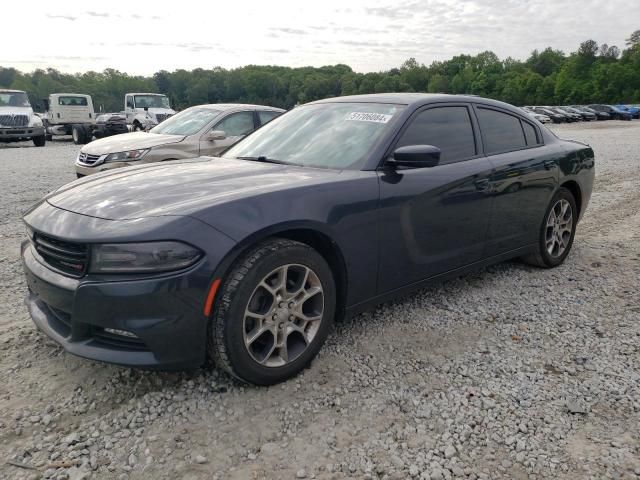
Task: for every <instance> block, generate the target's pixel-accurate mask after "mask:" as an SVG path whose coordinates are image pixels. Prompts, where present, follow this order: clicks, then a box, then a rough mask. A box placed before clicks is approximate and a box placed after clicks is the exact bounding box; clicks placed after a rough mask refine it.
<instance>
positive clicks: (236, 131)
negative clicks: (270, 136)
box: [213, 112, 254, 137]
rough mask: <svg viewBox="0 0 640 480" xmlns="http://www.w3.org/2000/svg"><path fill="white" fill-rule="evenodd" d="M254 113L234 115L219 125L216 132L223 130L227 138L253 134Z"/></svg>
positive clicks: (215, 128)
mask: <svg viewBox="0 0 640 480" xmlns="http://www.w3.org/2000/svg"><path fill="white" fill-rule="evenodd" d="M253 128H254V127H253V112H238V113H232V114H231V115H229V116H228V117H227V118H225V119H224V120H222V121H221V122H220V123H218V124H217V125H216V126H215V127H213V129H214V130H222V131H224V133H226V134H227V137H239V136H241V135H247V134H248V133H251V132H253Z"/></svg>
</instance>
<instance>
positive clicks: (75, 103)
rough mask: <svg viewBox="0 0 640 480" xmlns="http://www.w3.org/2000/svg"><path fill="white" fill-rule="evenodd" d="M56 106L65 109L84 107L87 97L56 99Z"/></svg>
mask: <svg viewBox="0 0 640 480" xmlns="http://www.w3.org/2000/svg"><path fill="white" fill-rule="evenodd" d="M58 105H64V106H65V107H86V106H87V97H71V96H69V97H58Z"/></svg>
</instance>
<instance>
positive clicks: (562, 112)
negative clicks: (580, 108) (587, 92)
mask: <svg viewBox="0 0 640 480" xmlns="http://www.w3.org/2000/svg"><path fill="white" fill-rule="evenodd" d="M547 108H549V109H550V110H553V111H554V112H556V113H558V114H560V115H564V116H565V117H566V119H567V122H580V121H582V116H581V115H578V114H576V113H571V112H568V111H566V110H565V109H563V108H560V107H547Z"/></svg>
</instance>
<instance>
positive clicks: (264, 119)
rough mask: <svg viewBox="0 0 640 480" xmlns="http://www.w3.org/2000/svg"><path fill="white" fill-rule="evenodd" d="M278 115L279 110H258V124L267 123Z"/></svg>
mask: <svg viewBox="0 0 640 480" xmlns="http://www.w3.org/2000/svg"><path fill="white" fill-rule="evenodd" d="M278 116H280V112H272V111H269V110H258V118H259V119H260V125H264V124H265V123H269V122H270V121H271V120H273V119H274V118H276V117H278Z"/></svg>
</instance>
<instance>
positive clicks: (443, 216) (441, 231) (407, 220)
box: [378, 103, 492, 293]
mask: <svg viewBox="0 0 640 480" xmlns="http://www.w3.org/2000/svg"><path fill="white" fill-rule="evenodd" d="M406 145H434V146H436V147H439V148H440V149H441V150H442V156H441V160H440V164H439V165H437V166H435V167H432V168H417V169H403V170H389V169H385V170H382V171H380V173H379V175H380V197H381V208H380V252H381V253H380V263H379V265H380V269H379V275H378V289H379V293H385V292H388V291H391V290H394V289H396V288H400V287H403V286H405V285H409V284H411V283H415V282H418V281H420V280H423V279H426V278H429V277H433V276H435V275H437V274H440V273H443V272H446V271H449V270H453V269H456V268H458V267H462V266H464V265H468V264H471V263H474V262H477V261H478V260H480V259H481V258H482V254H483V251H484V244H485V236H486V232H487V226H488V222H489V217H490V213H491V197H490V196H489V195H488V192H487V189H488V186H489V177H490V175H491V168H492V167H491V162H489V160H487V158H485V157H484V156H483V155H482V154H481V152H480V141H479V138H478V135H477V127H475V120H474V117H473V116H472V115H471V110H470V106H469V105H467V104H464V103H451V104H449V103H447V104H439V105H430V106H428V107H426V108H424V109H422V110H419V111H418V112H416V113H415V114H414V115H413V116H412V117H411V119H410V120H409V121H408V122H407V125H405V127H403V131H402V132H401V134H400V136H399V139H398V140H397V142H396V144H395V145H394V146H392V148H391V151H393V150H395V149H396V148H398V147H401V146H406Z"/></svg>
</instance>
